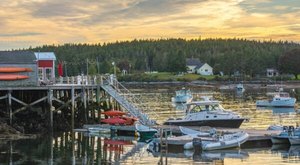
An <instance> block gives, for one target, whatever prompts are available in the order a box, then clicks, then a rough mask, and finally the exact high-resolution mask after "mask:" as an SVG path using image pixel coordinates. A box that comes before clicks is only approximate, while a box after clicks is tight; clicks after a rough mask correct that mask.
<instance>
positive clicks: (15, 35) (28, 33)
mask: <svg viewBox="0 0 300 165" xmlns="http://www.w3.org/2000/svg"><path fill="white" fill-rule="evenodd" d="M37 35H43V33H36V32H23V33H14V34H8V33H6V34H0V37H22V36H37Z"/></svg>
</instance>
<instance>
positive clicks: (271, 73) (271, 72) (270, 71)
mask: <svg viewBox="0 0 300 165" xmlns="http://www.w3.org/2000/svg"><path fill="white" fill-rule="evenodd" d="M274 76H279V72H278V70H277V69H274V68H267V77H274Z"/></svg>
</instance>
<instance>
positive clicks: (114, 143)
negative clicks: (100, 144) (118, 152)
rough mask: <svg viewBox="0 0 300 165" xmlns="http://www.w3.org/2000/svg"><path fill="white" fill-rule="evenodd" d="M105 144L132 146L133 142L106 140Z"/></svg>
mask: <svg viewBox="0 0 300 165" xmlns="http://www.w3.org/2000/svg"><path fill="white" fill-rule="evenodd" d="M104 144H106V145H107V144H109V145H132V144H133V143H132V141H126V140H114V139H104Z"/></svg>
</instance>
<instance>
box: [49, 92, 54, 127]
mask: <svg viewBox="0 0 300 165" xmlns="http://www.w3.org/2000/svg"><path fill="white" fill-rule="evenodd" d="M52 98H53V90H51V89H49V90H48V110H49V114H50V130H51V132H52V131H53V111H52Z"/></svg>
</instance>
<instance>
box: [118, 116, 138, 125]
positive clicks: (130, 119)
mask: <svg viewBox="0 0 300 165" xmlns="http://www.w3.org/2000/svg"><path fill="white" fill-rule="evenodd" d="M120 118H121V119H124V120H126V125H133V124H134V122H136V121H138V119H137V118H135V117H129V116H122V117H120Z"/></svg>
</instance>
